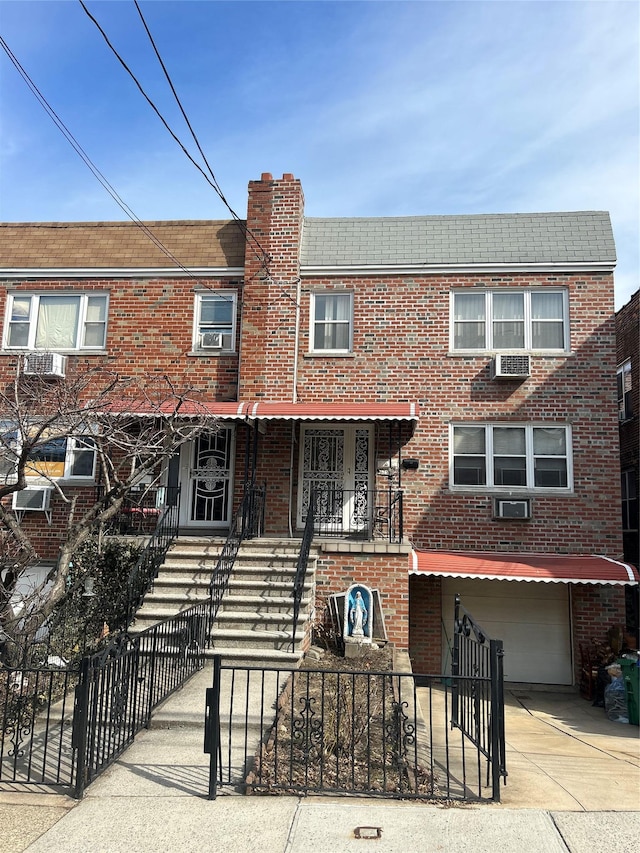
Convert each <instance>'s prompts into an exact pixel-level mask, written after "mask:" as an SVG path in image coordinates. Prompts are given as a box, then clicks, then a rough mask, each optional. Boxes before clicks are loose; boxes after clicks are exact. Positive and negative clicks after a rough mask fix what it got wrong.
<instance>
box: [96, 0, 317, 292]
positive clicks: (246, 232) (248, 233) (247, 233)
mask: <svg viewBox="0 0 640 853" xmlns="http://www.w3.org/2000/svg"><path fill="white" fill-rule="evenodd" d="M80 2H82V0H80ZM133 2H134V4H135V7H136V9H137V11H138V15H139V16H140V20H141V21H142V25H143V27H144V29H145V32H146V34H147V36H148V38H149V41H150V42H151V46H152V47H153V50H154V53H155V55H156V57H157V59H158V62H159V63H160V67H161V68H162V71H163V73H164V76H165V79H166V81H167V83H168V84H169V88H170V89H171V92H172V94H173V97H174V98H175V101H176V103H177V105H178V107H179V109H180V112H181V113H182V117H183V118H184V121H185V124H186V125H187V127H188V128H189V132H190V133H191V136H192V138H193V141H194V142H195V144H196V147H197V149H198V151H199V152H200V156H201V157H202V160H203V162H204V164H205V166H206V167H207V169H208V171H209V175H210V176H211V181H213V184H214V185H215V186H214V188H215V191H216V192H217V194H218V195H219V197H220V199H221V201H222V203H223V204H224V205H225V207H226V208H227V210H229V212H230V213H231V215H232V216H233V218H234V219H235V221H236V223H237V225H238V226H239V227H240V230H241V231H242V234H243V236H244V238H245V239H247V238H251V240H252V241H253V242H254V243H255V245H256V246H257V248H258V249H259V251H260V256H261V259H262V265H263V269H264V270H265V272H266V274H267V276H268V277H269V278H271V275H270V273H269V262H270V257H269V255H268V254H267V252H266V251H265V250H264V248H263V247H262V245H261V244H260V241H259V240H258V239H257V237H256V236H255V234H254V233H253V232H252V231H251V230H250V229H249V228H248V227H247V224H246V223H245V222H243V221H242V220H241V219H240V217H239V216H238V215H237V213H236V212H235V211H234V210H233V209H232V208H231V206H230V205H229V203H228V201H227V200H226V198H225V196H224V193H223V192H222V189H221V187H220V184H219V183H218V180H217V178H216V176H215V174H214V172H213V169H212V168H211V166H210V164H209V161H208V160H207V156H206V154H205V153H204V151H203V150H202V146H201V145H200V140H199V139H198V137H197V135H196V132H195V130H194V129H193V126H192V125H191V122H190V121H189V117H188V116H187V113H186V111H185V109H184V107H183V106H182V102H181V100H180V97H179V95H178V92H177V91H176V88H175V86H174V85H173V81H172V79H171V76H170V74H169V72H168V70H167V67H166V65H165V63H164V61H163V59H162V56H161V55H160V51H159V50H158V47H157V45H156V43H155V40H154V38H153V35H152V34H151V30H150V29H149V27H148V25H147V22H146V20H145V18H144V15H143V14H142V9H141V8H140V5H139V3H138V0H133ZM129 74H131V72H129ZM131 76H133V75H131ZM134 79H135V78H134ZM136 83H137V81H136ZM165 126H166V125H165ZM260 256H257V257H260ZM276 284H278V282H276ZM278 287H279V288H280V290H281V291H282V293H283V294H284V296H286V297H287V299H289V300H290V301H291V302H293V304H294V305H295V306H296V307H297V308H299V307H300V306H299V304H298V302H297V300H296V299H294V298H293V297H292V296H291V294H289V293H287V291H286V290H284V288H283V287H282V286H281V285H280V284H278Z"/></svg>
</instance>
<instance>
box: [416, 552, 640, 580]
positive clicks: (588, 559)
mask: <svg viewBox="0 0 640 853" xmlns="http://www.w3.org/2000/svg"><path fill="white" fill-rule="evenodd" d="M409 572H410V574H414V575H435V576H436V577H458V578H477V579H480V578H483V579H485V580H502V581H537V582H542V583H591V584H618V585H620V584H633V583H638V581H639V580H640V576H639V575H638V570H637V569H636V568H635V567H634V566H632V565H630V564H629V563H622V562H620V561H618V560H612V559H611V558H609V557H598V556H595V555H591V554H586V555H584V556H583V555H578V554H576V555H571V556H567V555H565V554H558V555H555V554H502V553H500V554H497V553H492V552H481V551H415V550H414V551H413V552H412V566H411V568H410V570H409Z"/></svg>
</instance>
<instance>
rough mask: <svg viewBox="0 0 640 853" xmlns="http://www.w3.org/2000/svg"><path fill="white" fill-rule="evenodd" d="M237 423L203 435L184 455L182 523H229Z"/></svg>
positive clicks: (190, 524) (196, 525)
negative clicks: (234, 426)
mask: <svg viewBox="0 0 640 853" xmlns="http://www.w3.org/2000/svg"><path fill="white" fill-rule="evenodd" d="M233 452H234V433H233V427H220V428H219V429H218V430H216V432H207V433H203V434H202V435H199V436H198V438H196V439H195V440H194V441H192V442H190V443H189V444H185V445H184V446H183V448H182V455H181V474H182V476H181V478H180V480H181V483H182V490H181V501H180V525H181V527H214V528H215V527H220V528H224V527H228V526H229V523H230V513H231V495H232V492H233V458H234V456H233Z"/></svg>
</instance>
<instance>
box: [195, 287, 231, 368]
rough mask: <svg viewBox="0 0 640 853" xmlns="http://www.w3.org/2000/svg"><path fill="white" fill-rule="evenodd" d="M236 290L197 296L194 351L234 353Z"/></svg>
mask: <svg viewBox="0 0 640 853" xmlns="http://www.w3.org/2000/svg"><path fill="white" fill-rule="evenodd" d="M236 304H237V293H236V292H235V291H234V290H224V291H216V292H207V293H198V294H196V305H195V323H194V341H193V349H194V350H195V351H196V352H206V353H214V352H220V351H221V350H226V351H227V352H233V351H234V350H235V343H236Z"/></svg>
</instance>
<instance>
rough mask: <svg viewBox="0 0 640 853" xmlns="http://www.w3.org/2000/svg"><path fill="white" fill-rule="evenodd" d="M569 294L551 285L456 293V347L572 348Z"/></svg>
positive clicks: (453, 326) (453, 305)
mask: <svg viewBox="0 0 640 853" xmlns="http://www.w3.org/2000/svg"><path fill="white" fill-rule="evenodd" d="M568 317H569V311H568V294H567V291H566V290H553V289H551V288H538V289H517V290H514V289H511V290H476V289H475V288H473V289H471V288H465V289H464V290H454V291H453V292H452V294H451V318H452V322H451V342H450V347H451V350H452V351H477V350H491V351H496V350H500V351H502V350H509V351H512V350H530V351H542V352H566V351H567V350H568V349H569V323H568Z"/></svg>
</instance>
